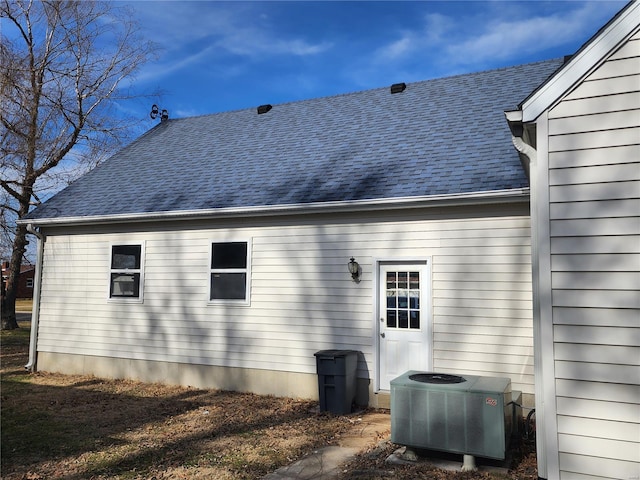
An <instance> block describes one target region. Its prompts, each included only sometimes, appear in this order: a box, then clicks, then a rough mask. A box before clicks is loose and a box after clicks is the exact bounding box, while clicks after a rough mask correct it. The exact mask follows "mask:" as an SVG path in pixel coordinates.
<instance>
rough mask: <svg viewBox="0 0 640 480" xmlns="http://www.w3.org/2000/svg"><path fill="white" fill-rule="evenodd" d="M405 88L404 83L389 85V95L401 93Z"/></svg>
mask: <svg viewBox="0 0 640 480" xmlns="http://www.w3.org/2000/svg"><path fill="white" fill-rule="evenodd" d="M406 88H407V84H406V83H404V82H403V83H394V84H393V85H391V93H402V92H404V91H405V90H406Z"/></svg>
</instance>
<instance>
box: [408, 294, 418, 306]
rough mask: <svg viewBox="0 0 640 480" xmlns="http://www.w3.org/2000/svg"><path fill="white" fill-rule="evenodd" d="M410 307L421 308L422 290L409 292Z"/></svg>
mask: <svg viewBox="0 0 640 480" xmlns="http://www.w3.org/2000/svg"><path fill="white" fill-rule="evenodd" d="M409 308H415V309H418V308H420V292H409Z"/></svg>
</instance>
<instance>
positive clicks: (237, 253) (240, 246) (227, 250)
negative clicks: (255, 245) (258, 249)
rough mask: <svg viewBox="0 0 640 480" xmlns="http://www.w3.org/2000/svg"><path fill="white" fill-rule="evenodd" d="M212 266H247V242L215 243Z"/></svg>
mask: <svg viewBox="0 0 640 480" xmlns="http://www.w3.org/2000/svg"><path fill="white" fill-rule="evenodd" d="M211 268H247V243H246V242H231V243H214V244H213V255H212V258H211Z"/></svg>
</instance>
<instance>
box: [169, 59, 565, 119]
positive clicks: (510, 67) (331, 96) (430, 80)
mask: <svg viewBox="0 0 640 480" xmlns="http://www.w3.org/2000/svg"><path fill="white" fill-rule="evenodd" d="M560 59H562V57H557V58H548V59H546V60H537V61H535V62H528V63H521V64H517V65H508V66H504V67H497V68H490V69H487V70H481V71H478V72H467V73H458V74H455V75H446V76H444V77H433V78H427V79H424V80H417V81H415V82H405V83H406V84H407V86H410V85H420V84H425V83H429V82H436V81H444V80H450V79H454V78H460V77H474V76H479V75H486V74H488V73H493V72H500V71H504V70H509V69H512V68H519V67H527V66H533V65H538V64H543V63H549V62H556V61H558V60H560ZM391 85H392V84H391V83H390V84H389V85H385V86H380V87H374V88H365V89H361V90H353V91H351V92H343V93H336V94H333V95H324V96H320V97H309V98H303V99H298V100H289V101H286V102H281V103H274V104H271V105H272V106H273V107H282V106H287V105H293V104H299V103H304V102H314V101H326V100H330V99H335V98H341V97H348V96H352V95H361V94H363V93H368V92H375V91H376V90H384V89H388V88H389V87H390V86H391ZM263 105H266V103H265V104H263ZM256 108H258V105H256V106H253V107H245V108H236V109H233V110H222V111H219V112H211V113H203V114H200V115H193V116H188V117H181V118H169V119H168V120H166V122H177V121H180V120H193V119H198V118H203V117H213V116H216V115H224V114H233V113H239V112H246V111H251V110H255V109H256Z"/></svg>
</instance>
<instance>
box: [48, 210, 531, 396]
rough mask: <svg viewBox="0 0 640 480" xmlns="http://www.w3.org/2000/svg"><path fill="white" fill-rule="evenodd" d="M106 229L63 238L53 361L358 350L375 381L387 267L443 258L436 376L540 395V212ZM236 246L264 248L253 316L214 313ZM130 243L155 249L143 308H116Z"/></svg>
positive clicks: (238, 361)
mask: <svg viewBox="0 0 640 480" xmlns="http://www.w3.org/2000/svg"><path fill="white" fill-rule="evenodd" d="M105 228H106V227H102V228H100V229H99V230H98V229H95V228H94V229H91V230H89V229H87V231H85V232H80V231H79V232H75V233H74V234H73V235H66V234H65V232H64V231H62V230H60V231H57V232H56V231H51V232H49V234H48V237H47V242H46V246H45V254H44V256H45V258H44V270H43V277H44V278H43V291H42V307H41V319H40V332H39V343H38V349H39V350H40V351H43V352H53V353H56V352H57V353H68V354H78V355H98V356H106V357H109V356H113V357H121V358H132V359H146V360H162V361H169V362H178V363H194V364H203V365H216V366H227V367H243V368H254V369H272V370H281V371H288V372H299V373H310V374H315V370H316V365H315V357H314V355H313V354H314V353H315V352H316V351H318V350H323V349H355V350H359V351H361V352H362V353H363V355H364V357H363V359H364V360H361V364H360V369H359V376H360V377H362V378H373V372H374V369H375V368H376V367H375V364H374V362H375V351H374V344H373V338H374V331H373V329H374V325H375V323H374V322H375V320H376V319H375V318H374V315H375V311H374V303H375V294H374V292H375V288H374V285H373V281H374V272H373V268H374V266H375V264H376V261H377V260H380V259H394V258H395V259H415V258H427V257H430V258H432V261H433V270H432V273H433V279H432V291H433V298H432V302H433V338H434V345H433V365H434V368H436V369H438V370H441V371H445V372H457V373H473V374H480V375H493V376H509V377H511V379H512V382H513V388H514V389H517V390H522V391H523V392H524V393H529V394H532V393H533V347H532V342H533V339H532V331H531V328H532V307H531V283H530V276H531V259H530V255H531V251H530V243H531V241H530V222H529V218H528V215H527V205H526V204H521V205H517V206H510V207H509V206H506V207H490V206H482V207H465V209H452V210H451V212H449V213H447V212H446V211H443V210H440V209H438V210H437V211H429V210H426V211H413V212H411V213H406V214H401V213H393V214H392V213H377V214H375V215H371V216H369V217H368V218H367V217H366V216H365V215H360V216H353V215H350V216H347V217H341V218H340V221H336V219H335V218H331V217H328V216H322V217H320V218H314V217H309V218H305V219H302V220H301V218H300V217H291V218H288V219H277V220H274V221H272V222H269V221H266V220H259V221H256V222H254V223H252V222H249V221H247V220H245V221H243V222H242V223H239V222H238V223H236V224H235V225H232V226H230V225H229V224H223V223H219V224H216V223H214V222H210V223H204V222H203V223H201V224H186V223H175V224H172V225H171V227H170V228H169V227H168V226H163V228H162V229H158V230H157V231H155V230H153V228H150V230H149V231H146V232H145V231H140V230H139V227H138V228H137V230H138V231H132V232H129V233H122V234H115V233H109V232H108V231H107V230H105ZM147 228H149V227H147ZM234 238H251V239H252V247H251V259H250V261H251V292H250V295H251V305H250V306H234V305H229V304H225V305H215V304H210V302H209V280H208V278H209V274H210V265H209V262H210V248H211V242H218V241H219V242H225V241H231V240H232V239H234ZM125 239H126V240H127V241H128V242H134V241H144V242H145V285H144V288H145V293H144V295H145V297H144V304H143V305H136V304H127V305H121V304H110V303H108V302H106V301H105V299H104V278H106V275H107V273H106V272H108V269H109V245H110V244H114V243H117V242H120V241H124V240H125ZM230 239H231V240H230ZM352 256H354V257H355V258H356V260H357V261H358V262H359V264H360V266H361V269H362V275H361V280H360V282H359V283H356V282H353V281H352V279H351V275H350V274H349V272H348V269H347V263H348V262H349V258H350V257H352Z"/></svg>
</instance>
